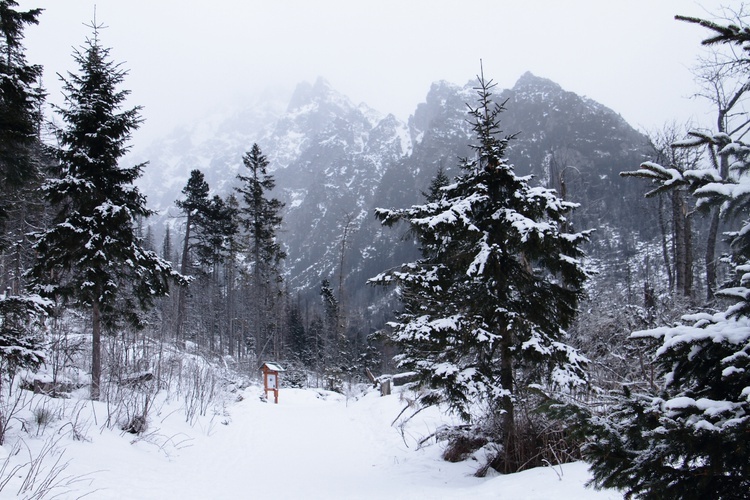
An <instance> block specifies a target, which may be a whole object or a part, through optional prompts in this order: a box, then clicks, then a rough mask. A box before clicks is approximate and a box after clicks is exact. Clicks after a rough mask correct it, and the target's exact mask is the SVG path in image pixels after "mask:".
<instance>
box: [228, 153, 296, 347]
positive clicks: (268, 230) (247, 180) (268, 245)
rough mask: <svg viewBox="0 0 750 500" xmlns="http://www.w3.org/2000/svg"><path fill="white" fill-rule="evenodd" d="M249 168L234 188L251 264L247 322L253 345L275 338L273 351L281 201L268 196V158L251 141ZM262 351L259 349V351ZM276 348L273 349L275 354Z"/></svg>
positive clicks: (270, 183)
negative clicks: (277, 236) (248, 321)
mask: <svg viewBox="0 0 750 500" xmlns="http://www.w3.org/2000/svg"><path fill="white" fill-rule="evenodd" d="M242 162H243V164H244V166H245V167H246V168H247V170H248V174H247V175H242V174H239V175H238V176H237V178H238V179H239V180H240V181H241V182H242V185H241V186H240V187H239V188H237V192H238V193H239V194H240V195H241V201H242V206H241V207H240V224H241V226H242V228H243V229H244V231H245V235H246V236H247V238H248V242H247V245H246V248H247V257H248V259H247V260H248V263H249V266H250V272H249V278H250V303H251V306H250V307H251V309H252V310H251V311H249V313H250V318H249V319H250V322H251V324H252V325H253V328H252V332H253V335H254V337H255V342H256V345H261V346H263V348H265V346H266V345H268V343H269V337H271V339H270V340H274V342H273V346H274V351H277V349H276V347H278V342H277V340H278V339H275V338H274V333H275V332H276V331H277V329H276V328H274V327H273V325H276V323H277V322H276V319H275V316H276V313H277V312H279V311H280V305H281V303H280V301H279V300H278V297H279V296H280V295H281V293H282V289H281V281H282V279H281V273H280V269H279V267H280V264H281V261H282V260H283V259H284V258H285V257H286V254H285V252H284V251H283V250H282V249H281V244H280V243H279V242H278V241H277V239H276V231H277V230H278V228H279V227H280V225H281V221H282V218H281V209H282V208H284V204H283V203H281V202H280V201H279V200H277V199H276V198H269V197H268V193H270V191H271V190H273V188H274V187H275V185H276V182H275V180H274V178H273V176H272V175H270V174H268V172H267V168H268V160H267V159H266V157H265V156H264V155H263V153H262V152H261V150H260V147H259V146H258V145H257V144H253V146H252V148H251V149H250V152H248V153H246V154H245V155H244V157H243V158H242ZM259 354H261V355H263V354H264V352H263V351H262V352H261V353H259ZM279 354H280V353H279V352H274V353H273V355H274V356H278V355H279Z"/></svg>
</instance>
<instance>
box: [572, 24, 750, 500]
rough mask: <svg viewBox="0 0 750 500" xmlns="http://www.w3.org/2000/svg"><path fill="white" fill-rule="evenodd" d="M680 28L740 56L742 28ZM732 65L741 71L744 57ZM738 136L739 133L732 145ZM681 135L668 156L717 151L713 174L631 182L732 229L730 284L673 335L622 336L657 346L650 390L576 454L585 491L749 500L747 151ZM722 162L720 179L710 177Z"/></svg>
mask: <svg viewBox="0 0 750 500" xmlns="http://www.w3.org/2000/svg"><path fill="white" fill-rule="evenodd" d="M685 20H688V21H691V22H695V23H699V24H701V25H702V26H704V27H707V28H709V29H711V30H712V31H713V32H714V36H712V37H711V38H709V39H707V40H706V41H704V44H705V43H709V44H711V43H728V44H731V45H735V46H737V47H738V48H739V49H740V50H745V51H748V50H749V49H750V46H748V42H750V29H748V28H747V27H745V28H742V27H740V26H739V25H728V26H721V25H718V24H715V23H713V22H710V21H702V20H699V19H692V18H689V19H685ZM740 50H738V52H740ZM746 55H747V52H746ZM742 61H743V62H742V64H744V67H745V71H746V72H747V71H748V69H750V68H749V67H748V59H747V57H746V56H745V57H744V58H743V59H742ZM744 133H745V132H743V131H742V129H740V131H739V132H737V137H742V136H743V135H744ZM690 135H691V136H692V137H690V138H689V139H687V140H685V141H681V142H679V143H676V144H674V145H673V147H679V148H700V147H707V149H708V150H709V151H715V152H718V154H719V155H721V157H722V158H721V159H720V160H721V161H719V162H714V165H715V167H714V168H708V169H702V170H680V169H677V168H672V167H671V166H669V165H668V166H663V165H659V164H657V163H654V162H646V163H644V164H643V165H641V169H640V171H639V175H640V176H642V177H647V178H651V179H653V180H655V181H656V182H657V187H656V188H655V189H654V192H659V191H666V190H671V189H682V188H687V189H688V191H689V192H690V193H691V194H692V195H693V196H694V197H696V199H697V201H696V207H697V209H699V210H701V211H704V212H707V213H710V212H711V211H712V210H716V209H719V210H720V214H721V215H722V217H724V218H725V219H726V222H727V223H728V224H736V226H735V227H737V230H736V231H734V232H728V233H727V236H728V239H729V242H730V244H731V248H732V255H731V257H730V259H729V264H730V265H731V266H732V268H733V269H734V273H733V274H734V275H733V278H732V279H731V282H730V283H727V284H726V285H725V286H724V288H722V289H720V290H718V291H717V292H716V295H715V296H716V298H717V299H719V300H722V301H723V303H724V307H725V309H724V310H722V311H720V312H713V313H709V312H705V311H704V312H697V313H694V314H689V315H685V316H684V317H683V318H682V322H681V323H682V324H679V325H677V326H665V327H660V328H654V329H650V330H645V331H637V332H634V333H633V334H632V335H631V336H632V337H633V338H653V339H656V341H657V342H659V343H660V346H659V347H658V349H657V350H656V352H655V354H654V362H655V364H656V365H657V367H658V370H659V374H660V376H661V377H662V384H661V387H660V390H658V391H654V392H653V393H631V391H629V390H626V391H625V393H624V394H623V395H622V396H620V397H619V398H618V399H617V400H616V401H615V404H614V405H613V407H612V409H611V410H610V411H609V412H608V415H606V416H598V417H597V416H594V417H591V416H589V423H590V424H591V425H590V429H589V431H590V434H591V438H592V439H591V441H590V444H588V445H587V446H586V447H585V448H584V454H585V457H586V459H587V460H588V461H589V462H590V463H591V470H592V472H593V475H594V479H593V483H594V484H595V485H596V486H601V487H615V488H620V489H622V490H624V491H625V494H626V497H627V498H631V497H643V498H657V499H662V498H663V499H670V500H672V499H699V498H700V499H702V498H712V499H713V498H715V499H735V498H750V447H748V437H750V218H748V215H749V213H750V176H749V174H750V145H748V144H746V143H744V142H742V141H741V140H739V139H737V138H733V137H732V136H731V135H729V134H727V133H717V134H715V135H711V134H706V133H697V132H695V133H690ZM724 163H726V164H727V165H728V166H729V168H728V170H727V176H724V175H721V173H720V168H716V166H718V165H720V164H724Z"/></svg>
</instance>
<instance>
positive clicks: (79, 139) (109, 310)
mask: <svg viewBox="0 0 750 500" xmlns="http://www.w3.org/2000/svg"><path fill="white" fill-rule="evenodd" d="M92 29H93V37H92V38H90V39H88V40H87V41H86V45H85V47H84V50H83V51H82V52H80V51H76V52H75V53H74V58H75V61H76V62H77V63H78V65H79V71H80V72H79V74H72V73H70V74H69V76H68V78H67V79H66V78H63V89H64V93H65V105H64V107H61V108H59V109H58V110H57V111H58V112H59V114H60V116H61V117H62V120H63V122H64V126H63V128H61V129H60V130H59V131H58V134H57V135H58V141H59V145H60V146H59V150H58V159H59V165H58V167H57V172H56V176H55V177H54V178H52V179H49V180H48V181H47V182H46V183H45V185H44V186H43V190H44V193H45V196H46V197H47V199H48V200H49V202H50V203H51V205H52V206H53V207H54V208H55V210H56V213H55V215H54V219H53V223H52V225H51V227H50V228H49V229H47V230H46V231H43V232H41V233H39V234H38V235H37V241H36V243H35V250H36V252H37V260H36V262H35V264H34V266H33V268H32V270H31V279H32V285H33V287H34V289H35V290H36V291H38V292H40V293H42V294H44V295H48V296H51V297H55V298H60V299H64V300H70V301H72V304H73V305H75V306H78V307H83V308H86V309H89V310H90V311H91V325H92V358H91V365H92V366H91V377H92V380H91V397H92V399H98V398H99V388H100V382H101V334H102V328H103V327H106V328H109V329H113V328H115V327H117V325H118V324H119V322H120V320H122V319H125V320H127V322H128V323H130V324H131V325H134V326H141V321H140V317H139V314H138V311H139V310H140V309H143V308H147V307H149V306H151V304H152V300H153V298H155V297H158V296H162V295H165V294H166V293H167V292H168V290H169V284H170V282H171V281H177V282H179V283H184V279H183V278H182V277H181V276H180V275H179V274H178V273H177V272H175V271H173V270H172V268H171V266H170V264H169V263H168V262H167V261H165V260H163V259H161V258H160V257H159V256H158V255H156V254H155V253H154V252H152V251H147V250H145V249H144V248H143V246H142V242H141V241H140V240H139V239H138V238H137V236H136V220H137V218H138V217H148V216H149V215H151V213H152V212H151V210H149V209H148V208H147V207H146V199H145V197H144V196H143V195H142V194H141V193H140V192H139V191H138V189H136V188H135V187H134V186H133V182H134V181H135V180H136V179H137V178H138V177H139V176H140V174H141V169H142V168H143V166H144V165H143V164H141V165H136V166H133V167H122V166H121V165H120V164H119V163H120V160H121V158H122V157H123V155H124V154H125V153H126V151H127V146H126V143H127V142H128V140H129V139H130V135H131V131H132V130H134V129H135V128H137V126H138V124H139V123H140V118H139V108H137V107H136V108H132V109H128V110H124V111H122V110H121V107H122V104H123V102H124V100H125V98H126V96H127V94H128V92H127V91H124V90H118V88H117V87H118V86H119V85H120V84H121V83H122V81H123V79H124V77H125V74H126V73H125V72H124V71H123V70H121V69H120V67H119V65H116V64H114V63H112V62H111V61H110V58H109V49H107V48H104V47H102V45H101V42H100V41H99V27H98V26H96V25H92Z"/></svg>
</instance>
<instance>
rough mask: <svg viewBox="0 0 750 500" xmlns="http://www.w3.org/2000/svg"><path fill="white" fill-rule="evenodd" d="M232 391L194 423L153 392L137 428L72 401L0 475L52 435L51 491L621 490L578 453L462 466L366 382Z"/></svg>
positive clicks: (131, 495)
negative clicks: (55, 468) (518, 465)
mask: <svg viewBox="0 0 750 500" xmlns="http://www.w3.org/2000/svg"><path fill="white" fill-rule="evenodd" d="M238 394H239V395H240V396H241V399H242V400H241V401H237V402H232V403H230V404H228V405H227V406H226V407H225V408H224V410H223V411H220V412H217V413H216V414H214V415H213V416H210V415H207V416H206V417H204V418H202V419H198V420H197V421H196V422H195V424H194V425H193V426H189V425H188V424H187V423H185V414H184V412H180V410H179V406H177V403H176V402H171V403H159V405H161V406H159V405H156V406H155V407H154V409H153V411H152V414H151V416H150V419H149V428H148V430H147V431H146V433H145V435H144V436H142V437H139V438H137V437H136V436H134V435H132V434H128V433H124V432H121V431H118V430H116V429H115V430H110V429H108V428H106V427H104V426H103V420H104V419H105V418H106V415H107V408H106V405H105V404H104V403H95V404H92V403H91V402H90V401H89V402H81V403H79V406H78V407H76V408H75V410H76V412H77V419H76V425H75V426H74V425H71V424H69V423H66V424H62V423H61V422H59V423H58V424H57V425H58V427H55V426H54V425H50V427H49V428H48V429H47V432H45V433H39V434H40V435H39V437H37V436H36V434H37V433H35V432H34V429H33V428H32V427H33V426H32V424H28V425H26V427H27V430H26V435H25V437H24V441H25V442H26V443H27V445H24V446H22V448H21V452H20V453H18V455H16V456H14V457H11V460H10V461H9V467H7V468H6V471H5V473H4V474H5V475H2V474H0V478H1V477H7V471H9V470H11V467H12V465H13V464H16V463H19V464H20V463H23V462H24V458H23V457H26V460H28V456H29V452H28V451H27V448H26V446H28V449H30V450H31V452H32V455H33V454H36V453H38V451H39V450H40V449H41V447H42V446H43V444H44V443H45V442H46V440H47V439H49V436H53V438H54V439H58V440H59V441H58V442H57V445H56V446H57V449H58V450H64V453H63V454H62V456H61V458H60V460H59V461H58V462H57V463H58V465H65V464H67V466H66V467H65V469H64V470H63V471H62V472H61V473H60V474H59V475H58V476H57V479H56V481H58V480H59V479H61V478H65V477H67V478H69V479H74V480H76V479H80V481H73V483H72V484H69V485H68V486H66V487H61V488H60V489H56V490H54V492H57V493H58V494H60V496H59V497H56V498H79V497H81V496H82V495H84V494H87V493H88V495H86V497H85V498H91V499H162V500H163V499H181V500H185V499H193V498H196V499H233V498H258V499H261V498H273V499H275V500H276V499H389V500H390V499H410V500H413V499H431V500H434V499H473V500H478V499H490V498H492V499H498V498H501V499H507V500H512V499H518V500H535V499H555V500H565V499H575V500H588V499H591V500H595V499H596V500H605V499H622V495H621V494H618V493H617V492H613V491H595V490H592V489H589V488H585V487H584V485H583V484H584V483H585V482H586V480H587V479H588V477H589V475H588V473H587V467H586V465H585V464H581V463H574V464H567V465H563V466H559V467H546V468H539V469H534V470H530V471H526V472H523V473H520V474H512V475H507V476H500V475H495V476H493V477H487V478H476V477H473V475H472V474H473V472H474V470H476V468H477V467H478V464H477V462H472V461H469V462H464V463H448V462H445V461H443V460H442V459H441V458H440V453H441V446H440V445H439V444H435V443H434V440H432V441H430V444H427V445H423V446H422V447H419V446H418V442H419V441H420V440H421V439H422V438H423V437H425V436H429V435H430V434H431V433H432V432H433V431H434V430H435V429H436V428H437V426H439V425H440V424H441V423H443V422H444V420H445V418H446V417H444V416H441V415H440V414H439V413H438V412H437V411H433V410H427V411H422V412H419V413H418V414H417V415H416V416H415V417H414V418H412V419H411V420H409V421H408V423H407V424H406V425H404V426H400V425H399V422H397V423H396V424H395V425H392V422H393V421H394V419H396V418H397V416H398V415H399V413H400V412H401V410H402V409H403V408H404V407H405V406H406V404H407V400H406V399H407V398H405V397H404V395H399V394H394V395H391V396H388V397H380V396H379V394H378V393H376V392H374V391H373V392H366V393H364V394H358V395H357V396H356V397H354V396H350V397H348V398H347V397H345V396H342V395H340V394H336V393H331V392H326V391H321V390H311V389H308V390H302V389H282V390H281V392H280V400H279V404H278V405H275V404H273V403H265V402H262V401H261V400H260V397H259V396H260V395H261V390H260V389H259V388H258V387H257V386H251V387H249V388H247V389H245V390H244V391H240V392H239V393H238ZM238 399H240V398H238ZM69 401H72V400H69ZM68 404H69V405H72V404H74V403H73V402H69V403H68ZM410 413H411V411H407V412H405V413H404V415H402V417H401V419H400V420H399V421H402V420H403V418H404V416H407V415H409V414H410ZM73 427H76V428H77V429H78V430H79V431H81V430H82V431H84V435H85V437H87V440H84V441H80V440H78V441H77V440H74V439H73V436H72V433H71V432H70V430H71V429H72V428H73ZM50 430H54V432H50ZM45 436H47V437H45ZM8 441H9V442H10V441H11V439H10V438H9V440H8ZM10 451H11V445H10V444H8V443H6V446H4V447H2V448H0V452H2V453H3V454H4V455H5V456H7V455H8V453H10ZM4 458H5V457H4V456H0V461H2V460H3V459H4ZM54 458H56V457H53V456H52V454H50V456H49V457H48V458H47V459H45V460H44V462H43V466H44V467H46V468H47V469H51V467H52V465H53V464H54V460H53V459H54ZM57 458H59V455H58V457H57ZM24 474H25V473H24V470H20V471H18V472H17V473H15V474H14V477H12V478H11V479H10V481H9V482H8V484H7V485H5V487H4V488H3V489H2V491H0V498H16V497H17V496H18V493H17V491H18V488H19V485H20V483H21V481H22V477H23V476H24ZM43 476H44V474H41V475H40V476H39V477H43ZM39 482H41V479H38V480H37V483H39Z"/></svg>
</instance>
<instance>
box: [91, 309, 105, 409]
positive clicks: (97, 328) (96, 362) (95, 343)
mask: <svg viewBox="0 0 750 500" xmlns="http://www.w3.org/2000/svg"><path fill="white" fill-rule="evenodd" d="M91 331H92V336H91V399H92V400H93V401H98V400H99V393H100V388H101V381H102V318H101V311H100V310H99V301H97V300H95V301H94V304H93V310H92V313H91Z"/></svg>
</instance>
